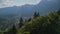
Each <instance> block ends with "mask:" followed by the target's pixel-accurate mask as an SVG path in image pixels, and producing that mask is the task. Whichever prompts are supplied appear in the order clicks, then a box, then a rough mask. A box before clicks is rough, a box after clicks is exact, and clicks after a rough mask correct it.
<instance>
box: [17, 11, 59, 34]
mask: <svg viewBox="0 0 60 34" xmlns="http://www.w3.org/2000/svg"><path fill="white" fill-rule="evenodd" d="M59 12H60V11H57V12H53V13H49V14H48V15H45V16H40V17H37V18H35V19H32V20H31V21H30V22H29V23H26V24H25V25H24V26H22V28H20V29H19V31H20V33H21V34H25V33H26V32H29V33H28V34H60V15H59V14H60V13H59ZM18 33H19V32H18Z"/></svg>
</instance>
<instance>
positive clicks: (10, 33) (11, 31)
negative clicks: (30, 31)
mask: <svg viewBox="0 0 60 34" xmlns="http://www.w3.org/2000/svg"><path fill="white" fill-rule="evenodd" d="M6 34H17V30H16V27H15V25H13V27H12V28H11V29H10V30H9V31H8V32H7V33H6Z"/></svg>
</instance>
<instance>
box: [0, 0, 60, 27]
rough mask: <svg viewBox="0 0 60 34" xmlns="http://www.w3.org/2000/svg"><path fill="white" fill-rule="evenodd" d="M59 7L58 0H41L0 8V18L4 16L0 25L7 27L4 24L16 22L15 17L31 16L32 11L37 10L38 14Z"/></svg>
mask: <svg viewBox="0 0 60 34" xmlns="http://www.w3.org/2000/svg"><path fill="white" fill-rule="evenodd" d="M59 8H60V0H42V1H41V2H40V3H39V4H37V5H28V4H26V5H23V6H14V7H6V8H0V19H2V18H4V19H2V20H3V21H1V22H4V23H0V25H3V26H5V27H7V26H6V25H9V24H13V23H15V22H16V23H17V20H16V18H17V17H31V16H33V13H34V12H39V13H40V15H44V14H47V13H48V12H50V11H54V10H57V9H59ZM5 19H6V20H5ZM3 26H0V27H3Z"/></svg>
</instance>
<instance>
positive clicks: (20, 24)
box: [19, 18, 23, 27]
mask: <svg viewBox="0 0 60 34" xmlns="http://www.w3.org/2000/svg"><path fill="white" fill-rule="evenodd" d="M22 25H23V19H22V18H20V23H19V27H21V26H22Z"/></svg>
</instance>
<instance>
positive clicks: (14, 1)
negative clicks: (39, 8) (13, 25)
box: [0, 0, 41, 8]
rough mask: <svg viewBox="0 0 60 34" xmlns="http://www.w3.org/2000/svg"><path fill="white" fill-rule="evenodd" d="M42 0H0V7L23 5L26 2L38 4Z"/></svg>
mask: <svg viewBox="0 0 60 34" xmlns="http://www.w3.org/2000/svg"><path fill="white" fill-rule="evenodd" d="M40 1H41V0H0V8H4V7H11V6H21V5H25V4H33V5H35V4H38V3H39V2H40Z"/></svg>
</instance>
